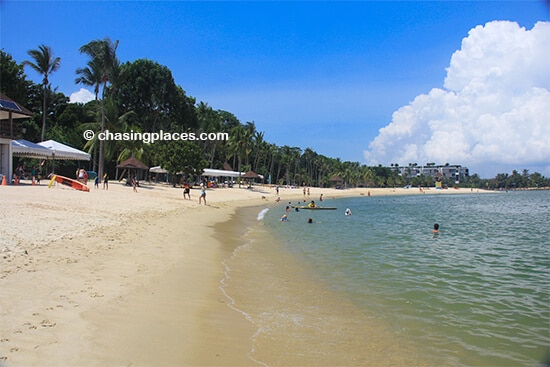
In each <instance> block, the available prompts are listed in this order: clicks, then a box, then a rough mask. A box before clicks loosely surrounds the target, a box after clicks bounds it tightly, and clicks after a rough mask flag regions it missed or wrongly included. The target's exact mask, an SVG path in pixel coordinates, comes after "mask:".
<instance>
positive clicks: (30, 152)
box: [11, 139, 53, 159]
mask: <svg viewBox="0 0 550 367" xmlns="http://www.w3.org/2000/svg"><path fill="white" fill-rule="evenodd" d="M11 147H12V151H13V155H14V156H16V157H23V158H46V159H48V158H49V159H51V158H52V155H53V153H52V152H51V151H50V150H49V149H48V148H45V147H43V146H41V145H38V144H36V143H33V142H30V141H28V140H25V139H20V140H12V141H11Z"/></svg>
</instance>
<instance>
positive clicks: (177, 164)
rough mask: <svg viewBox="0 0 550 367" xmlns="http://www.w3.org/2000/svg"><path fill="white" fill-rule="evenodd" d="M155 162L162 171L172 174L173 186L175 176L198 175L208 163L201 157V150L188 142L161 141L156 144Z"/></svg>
mask: <svg viewBox="0 0 550 367" xmlns="http://www.w3.org/2000/svg"><path fill="white" fill-rule="evenodd" d="M157 144H158V147H157V149H155V154H156V157H155V160H156V162H158V163H159V164H160V165H161V166H162V167H163V168H164V169H166V170H168V171H169V172H170V173H172V174H173V177H174V181H173V184H174V186H176V181H175V178H176V174H177V173H178V172H182V174H184V175H186V176H189V175H195V176H196V175H200V174H202V172H203V170H204V169H205V168H206V167H207V165H208V162H207V161H206V160H205V159H204V158H203V157H202V152H201V148H200V147H199V146H198V145H196V144H194V143H192V142H189V141H174V140H171V141H163V142H160V143H157Z"/></svg>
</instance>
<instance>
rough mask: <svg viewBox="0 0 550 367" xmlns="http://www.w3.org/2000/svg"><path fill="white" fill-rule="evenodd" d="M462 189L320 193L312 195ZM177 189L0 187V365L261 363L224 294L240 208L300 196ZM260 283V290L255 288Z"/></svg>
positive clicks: (295, 192)
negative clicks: (202, 199) (186, 194)
mask: <svg viewBox="0 0 550 367" xmlns="http://www.w3.org/2000/svg"><path fill="white" fill-rule="evenodd" d="M466 192H468V193H469V192H470V190H464V189H462V190H452V189H451V190H441V191H436V190H434V189H431V190H423V191H422V192H421V191H420V190H418V189H409V190H404V189H400V188H399V189H366V188H364V189H350V190H335V189H318V188H311V197H308V198H307V199H308V200H310V199H313V200H317V199H318V198H319V196H320V194H321V193H322V194H323V197H324V198H325V199H330V198H334V197H339V196H355V195H369V194H370V195H372V196H377V195H402V194H425V193H430V194H450V193H466ZM198 194H199V190H197V189H195V190H192V191H191V197H192V200H184V199H183V195H182V190H181V189H175V188H172V187H170V186H165V185H160V184H159V185H148V184H146V183H145V184H144V185H142V187H140V188H139V189H138V192H137V193H135V192H133V191H132V188H131V187H126V186H122V185H120V184H118V183H110V186H109V189H108V190H103V189H101V188H100V189H94V188H93V187H91V191H90V192H89V193H86V192H79V191H74V190H72V189H69V188H65V187H60V186H58V187H53V188H51V189H48V188H47V186H46V185H45V184H44V182H43V183H42V185H40V186H31V185H25V184H23V185H19V186H6V187H0V200H1V202H2V208H3V210H2V212H1V213H0V218H1V223H2V226H1V228H0V238H1V239H2V240H1V242H0V366H38V365H44V362H45V361H48V365H52V366H105V365H108V366H122V365H124V366H153V365H154V366H261V365H263V363H261V362H258V361H256V360H255V359H254V358H252V356H251V351H252V348H253V339H252V336H253V335H254V333H255V331H256V329H255V326H254V325H253V324H252V323H251V322H249V321H248V320H247V319H246V318H245V317H244V316H243V315H242V314H241V313H239V312H237V311H236V310H234V309H233V308H231V307H228V306H229V303H230V300H229V299H228V298H227V297H226V296H225V295H224V293H223V291H222V290H221V289H220V281H221V280H222V279H223V278H224V270H225V269H224V266H223V264H222V262H223V261H224V259H226V258H228V257H229V256H230V254H231V252H232V250H233V249H234V248H235V247H236V246H237V245H238V241H239V237H240V235H241V234H242V233H241V232H240V231H241V230H242V229H241V228H235V227H238V226H227V225H225V226H224V223H226V222H227V221H228V220H230V219H231V216H232V214H233V213H234V212H235V210H236V209H237V208H240V207H245V206H260V205H262V206H267V205H284V203H285V201H288V200H295V199H302V198H303V193H302V189H301V188H300V189H298V188H296V189H291V188H281V189H280V193H279V195H280V197H281V202H280V203H279V204H276V202H275V199H276V192H275V188H270V187H262V186H257V187H256V188H255V189H254V190H247V189H244V188H243V189H238V188H232V189H222V188H219V189H209V190H208V191H207V200H208V205H206V206H205V205H199V204H198ZM260 283H261V282H260Z"/></svg>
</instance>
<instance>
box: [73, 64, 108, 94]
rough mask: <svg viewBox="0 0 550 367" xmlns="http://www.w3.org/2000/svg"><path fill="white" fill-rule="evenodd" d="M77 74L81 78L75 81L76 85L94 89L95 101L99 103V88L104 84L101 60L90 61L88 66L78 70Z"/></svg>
mask: <svg viewBox="0 0 550 367" xmlns="http://www.w3.org/2000/svg"><path fill="white" fill-rule="evenodd" d="M76 74H77V75H79V77H78V78H76V79H75V83H76V84H84V85H87V86H90V87H94V94H95V100H96V101H97V100H98V96H99V88H100V86H101V84H103V70H102V66H101V63H100V60H99V59H92V60H90V61H88V66H87V67H85V68H79V69H76Z"/></svg>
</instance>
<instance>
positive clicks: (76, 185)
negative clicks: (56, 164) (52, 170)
mask: <svg viewBox="0 0 550 367" xmlns="http://www.w3.org/2000/svg"><path fill="white" fill-rule="evenodd" d="M54 181H56V182H59V183H60V184H62V185H65V186H69V187H71V188H73V189H75V190H80V191H90V188H89V187H88V186H86V185H84V184H83V183H82V182H78V181H77V180H73V179H72V178H68V177H64V176H59V175H54V176H53V177H52V179H51V180H50V184H49V185H48V187H52V184H53V183H54Z"/></svg>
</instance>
